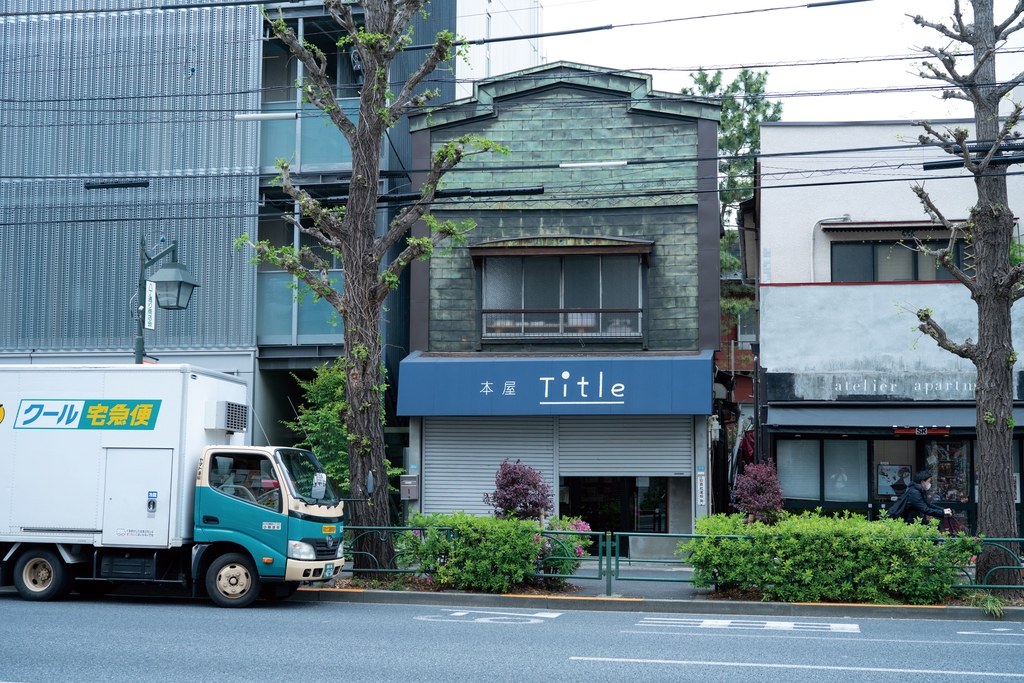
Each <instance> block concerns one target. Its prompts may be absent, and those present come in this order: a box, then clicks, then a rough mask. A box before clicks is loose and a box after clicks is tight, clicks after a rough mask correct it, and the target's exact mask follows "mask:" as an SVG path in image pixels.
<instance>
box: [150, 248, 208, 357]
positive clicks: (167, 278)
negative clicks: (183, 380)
mask: <svg viewBox="0 0 1024 683" xmlns="http://www.w3.org/2000/svg"><path fill="white" fill-rule="evenodd" d="M166 241H167V238H165V237H161V238H160V242H161V243H164V242H166ZM168 254H170V256H171V262H170V263H168V264H165V265H164V267H163V268H161V269H160V270H158V271H156V273H154V274H153V277H151V278H150V279H149V281H150V282H152V283H153V285H154V287H153V290H154V291H153V299H155V301H154V300H153V299H150V298H149V297H148V296H147V293H148V292H147V290H148V287H147V286H146V269H147V268H149V267H150V266H154V265H156V263H157V261H159V260H160V259H162V258H163V257H164V256H167V255H168ZM198 286H199V281H198V280H196V279H195V278H194V277H192V274H191V273H189V272H188V268H186V267H185V266H183V265H181V264H180V263H178V240H171V245H170V246H169V247H167V248H166V249H163V250H162V251H159V252H157V253H156V254H152V255H151V254H150V253H149V252H148V251H146V238H145V237H143V238H142V240H141V241H140V243H139V292H138V296H139V314H138V316H137V320H138V327H137V329H136V333H135V364H136V365H141V364H142V359H143V358H144V357H145V355H146V341H145V337H144V335H145V329H146V327H147V325H145V324H144V318H145V314H146V310H147V308H148V309H150V310H152V307H153V305H154V304H155V305H156V306H159V307H160V308H165V309H167V310H170V311H183V310H185V309H186V308H188V302H189V299H191V298H192V290H194V289H195V288H196V287H198ZM153 314H154V315H155V314H156V311H153ZM149 327H150V329H153V328H152V327H151V326H149Z"/></svg>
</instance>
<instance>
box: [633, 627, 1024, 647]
mask: <svg viewBox="0 0 1024 683" xmlns="http://www.w3.org/2000/svg"><path fill="white" fill-rule="evenodd" d="M619 633H636V634H639V635H645V636H682V637H685V638H700V637H706V638H774V639H776V640H778V639H779V638H785V639H786V640H828V641H831V642H833V643H834V642H836V641H843V642H854V643H900V644H904V645H963V644H964V641H962V640H897V639H893V638H833V637H830V636H777V635H772V636H761V635H757V634H754V633H740V632H734V633H725V632H722V633H694V632H692V631H691V632H689V633H682V632H680V631H652V630H650V629H647V630H644V631H625V630H624V631H619ZM968 642H969V643H970V645H971V647H977V646H979V645H999V646H1009V647H1024V643H1021V642H1017V641H1012V640H1009V641H1007V640H1004V641H1003V642H1001V643H986V642H985V641H983V640H971V641H968Z"/></svg>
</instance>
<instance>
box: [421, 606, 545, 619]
mask: <svg viewBox="0 0 1024 683" xmlns="http://www.w3.org/2000/svg"><path fill="white" fill-rule="evenodd" d="M441 611H442V612H451V614H450V615H449V616H452V617H464V616H466V615H467V614H500V615H502V616H505V617H540V618H541V619H554V618H555V617H560V616H562V614H563V613H562V612H534V613H533V614H530V613H528V612H484V611H483V610H478V609H467V610H454V609H448V608H442V609H441Z"/></svg>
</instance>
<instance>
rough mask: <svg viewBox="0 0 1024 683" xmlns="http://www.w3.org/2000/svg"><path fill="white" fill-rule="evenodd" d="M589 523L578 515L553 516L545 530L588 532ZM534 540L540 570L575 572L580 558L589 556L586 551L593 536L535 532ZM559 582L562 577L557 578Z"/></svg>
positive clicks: (550, 572) (591, 542) (562, 572)
mask: <svg viewBox="0 0 1024 683" xmlns="http://www.w3.org/2000/svg"><path fill="white" fill-rule="evenodd" d="M590 530H591V529H590V525H589V524H587V523H586V522H584V521H583V520H582V519H580V518H579V517H565V516H563V517H555V518H552V519H551V520H550V521H548V525H547V531H548V532H552V531H573V532H589V531H590ZM534 541H535V542H536V543H537V544H538V545H539V551H538V554H537V564H538V566H539V567H540V571H542V572H545V573H548V574H575V573H576V570H578V569H579V568H580V564H581V562H580V560H581V559H582V558H584V557H589V556H590V553H589V552H587V548H589V547H590V546H591V545H593V543H594V538H593V536H584V535H579V534H577V533H572V534H554V533H547V534H544V535H541V534H537V535H536V537H535V538H534ZM557 582H558V583H559V584H562V583H564V582H565V579H564V578H559V579H557Z"/></svg>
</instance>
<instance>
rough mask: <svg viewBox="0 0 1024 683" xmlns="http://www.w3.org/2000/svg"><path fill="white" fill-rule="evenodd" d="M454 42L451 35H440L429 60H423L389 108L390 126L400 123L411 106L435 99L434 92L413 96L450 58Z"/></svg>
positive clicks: (417, 105) (429, 55)
mask: <svg viewBox="0 0 1024 683" xmlns="http://www.w3.org/2000/svg"><path fill="white" fill-rule="evenodd" d="M454 42H455V37H454V36H452V35H451V34H448V33H439V34H438V36H437V42H436V43H434V47H433V48H431V50H430V54H428V55H427V58H426V59H424V60H423V63H422V64H420V66H419V68H418V69H416V71H415V73H413V74H412V75H411V76H409V80H407V81H406V82H405V85H403V86H402V90H401V91H400V92H399V93H398V95H397V96H395V101H394V102H393V103H392V104H391V106H390V107H388V125H392V124H394V123H395V122H396V121H398V119H400V118H401V117H402V114H403V113H405V110H406V109H407V108H408V107H409V106H416V107H419V106H422V105H423V104H426V103H427V102H428V101H429V100H430V99H431V98H432V97H434V92H433V91H427V92H423V93H420V94H419V95H416V96H413V94H412V93H413V91H414V90H415V89H416V87H417V86H418V85H419V84H420V83H421V82H422V81H423V79H424V78H426V77H427V76H429V75H430V74H431V73H433V71H434V69H435V68H436V67H437V65H438V64H440V63H441V62H443V61H445V60H446V59H448V58H450V55H451V48H452V45H454Z"/></svg>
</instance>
